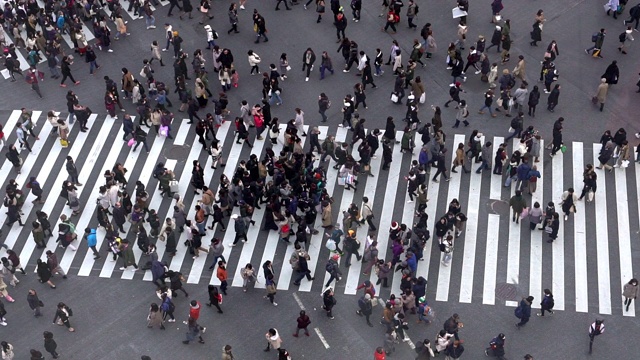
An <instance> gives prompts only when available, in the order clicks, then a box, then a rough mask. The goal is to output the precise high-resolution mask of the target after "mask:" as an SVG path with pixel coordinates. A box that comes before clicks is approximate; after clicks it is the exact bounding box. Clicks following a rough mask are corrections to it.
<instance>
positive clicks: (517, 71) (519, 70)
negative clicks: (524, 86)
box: [513, 55, 527, 81]
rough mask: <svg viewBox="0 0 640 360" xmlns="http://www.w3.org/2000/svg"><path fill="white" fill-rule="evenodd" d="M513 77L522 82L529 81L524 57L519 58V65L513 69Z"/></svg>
mask: <svg viewBox="0 0 640 360" xmlns="http://www.w3.org/2000/svg"><path fill="white" fill-rule="evenodd" d="M513 76H515V77H517V78H518V79H520V80H522V81H526V80H527V76H526V74H525V63H524V56H522V55H520V56H518V63H517V64H516V67H515V68H513Z"/></svg>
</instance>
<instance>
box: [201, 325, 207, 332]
mask: <svg viewBox="0 0 640 360" xmlns="http://www.w3.org/2000/svg"><path fill="white" fill-rule="evenodd" d="M205 331H207V327H206V326H205V327H203V328H202V333H203V334H204V332H205Z"/></svg>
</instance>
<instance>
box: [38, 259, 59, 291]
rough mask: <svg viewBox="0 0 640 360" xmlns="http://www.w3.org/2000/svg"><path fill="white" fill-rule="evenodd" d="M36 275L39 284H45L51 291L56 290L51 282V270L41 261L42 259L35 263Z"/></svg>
mask: <svg viewBox="0 0 640 360" xmlns="http://www.w3.org/2000/svg"><path fill="white" fill-rule="evenodd" d="M36 273H37V274H38V280H39V281H40V282H41V283H45V282H46V283H47V284H49V286H50V287H51V288H52V289H55V288H56V285H55V284H54V283H53V282H52V281H51V276H52V274H51V269H50V268H49V266H48V265H47V263H46V262H44V261H42V259H38V261H37V266H36Z"/></svg>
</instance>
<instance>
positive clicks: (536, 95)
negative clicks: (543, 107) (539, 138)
mask: <svg viewBox="0 0 640 360" xmlns="http://www.w3.org/2000/svg"><path fill="white" fill-rule="evenodd" d="M539 102H540V91H539V90H538V85H534V86H533V90H531V92H530V93H529V102H528V103H527V105H529V116H533V117H536V106H538V103H539Z"/></svg>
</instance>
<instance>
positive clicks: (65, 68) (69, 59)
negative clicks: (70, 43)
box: [60, 55, 80, 87]
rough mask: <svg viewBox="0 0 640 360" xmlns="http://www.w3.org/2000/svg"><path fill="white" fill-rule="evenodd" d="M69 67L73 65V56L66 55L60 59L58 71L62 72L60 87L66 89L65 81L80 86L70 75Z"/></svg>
mask: <svg viewBox="0 0 640 360" xmlns="http://www.w3.org/2000/svg"><path fill="white" fill-rule="evenodd" d="M71 65H73V55H66V56H64V57H63V58H62V63H61V67H60V71H61V72H62V80H60V86H61V87H67V85H65V83H64V82H65V80H67V78H69V79H71V81H72V82H73V84H74V85H80V81H76V80H75V79H74V78H73V75H72V74H71Z"/></svg>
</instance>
